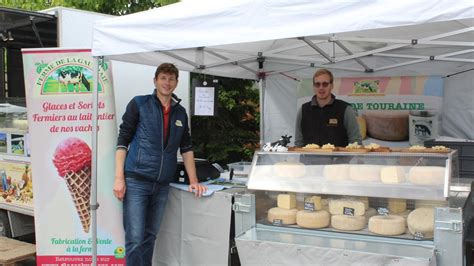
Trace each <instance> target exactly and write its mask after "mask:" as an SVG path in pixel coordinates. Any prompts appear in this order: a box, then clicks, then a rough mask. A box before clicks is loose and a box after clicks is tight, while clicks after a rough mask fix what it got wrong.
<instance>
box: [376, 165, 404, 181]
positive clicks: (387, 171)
mask: <svg viewBox="0 0 474 266" xmlns="http://www.w3.org/2000/svg"><path fill="white" fill-rule="evenodd" d="M380 180H382V183H384V184H400V183H403V182H405V171H404V170H403V167H401V166H386V167H382V169H381V170H380Z"/></svg>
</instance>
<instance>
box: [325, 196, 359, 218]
mask: <svg viewBox="0 0 474 266" xmlns="http://www.w3.org/2000/svg"><path fill="white" fill-rule="evenodd" d="M344 208H351V209H354V215H355V216H362V215H364V214H365V204H364V202H362V201H360V200H351V199H332V200H330V201H329V212H330V213H331V214H333V215H335V214H344Z"/></svg>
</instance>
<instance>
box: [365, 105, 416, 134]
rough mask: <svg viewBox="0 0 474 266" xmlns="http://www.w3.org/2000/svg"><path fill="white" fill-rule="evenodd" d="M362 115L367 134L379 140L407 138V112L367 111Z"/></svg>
mask: <svg viewBox="0 0 474 266" xmlns="http://www.w3.org/2000/svg"><path fill="white" fill-rule="evenodd" d="M363 116H364V118H365V121H366V123H367V133H368V135H369V136H371V137H373V138H376V139H381V140H406V139H408V112H393V111H367V112H365V113H364V114H363Z"/></svg>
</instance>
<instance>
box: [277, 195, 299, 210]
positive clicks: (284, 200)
mask: <svg viewBox="0 0 474 266" xmlns="http://www.w3.org/2000/svg"><path fill="white" fill-rule="evenodd" d="M277 206H278V208H282V209H287V210H290V209H294V208H296V195H295V194H278V198H277Z"/></svg>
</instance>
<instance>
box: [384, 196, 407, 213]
mask: <svg viewBox="0 0 474 266" xmlns="http://www.w3.org/2000/svg"><path fill="white" fill-rule="evenodd" d="M388 210H389V211H390V213H391V214H395V213H402V212H404V211H406V210H407V200H406V199H388Z"/></svg>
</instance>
